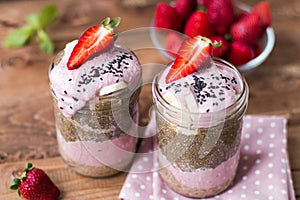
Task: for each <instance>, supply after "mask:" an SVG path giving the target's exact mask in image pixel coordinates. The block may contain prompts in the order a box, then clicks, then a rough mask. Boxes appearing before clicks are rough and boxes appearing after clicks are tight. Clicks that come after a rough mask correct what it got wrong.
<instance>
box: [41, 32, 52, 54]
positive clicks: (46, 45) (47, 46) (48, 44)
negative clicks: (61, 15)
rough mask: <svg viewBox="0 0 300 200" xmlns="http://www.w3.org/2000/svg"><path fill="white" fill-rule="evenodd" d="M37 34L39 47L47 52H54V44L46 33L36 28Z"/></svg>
mask: <svg viewBox="0 0 300 200" xmlns="http://www.w3.org/2000/svg"><path fill="white" fill-rule="evenodd" d="M37 36H38V40H39V43H40V48H41V49H42V50H44V51H45V52H46V53H47V54H52V53H53V52H54V45H53V43H52V41H51V39H50V37H49V36H48V35H47V33H46V32H45V31H44V30H42V29H41V30H38V33H37Z"/></svg>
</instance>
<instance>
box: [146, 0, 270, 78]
mask: <svg viewBox="0 0 300 200" xmlns="http://www.w3.org/2000/svg"><path fill="white" fill-rule="evenodd" d="M153 26H154V28H153V29H151V32H150V36H151V39H152V41H153V43H154V46H155V47H156V48H158V49H159V50H160V51H161V52H162V54H163V55H164V56H165V57H167V58H168V59H170V60H174V59H175V57H176V53H177V51H178V49H179V48H180V46H181V43H182V42H183V41H184V40H185V39H186V38H188V37H194V36H197V35H201V36H204V37H207V38H209V39H211V40H212V42H214V41H218V42H221V43H222V45H221V47H219V48H213V56H215V57H219V58H222V59H224V60H227V61H228V62H230V63H232V64H233V65H234V66H236V67H237V68H238V70H239V71H241V72H242V73H244V74H247V73H248V72H250V71H253V70H254V69H256V68H257V67H258V66H260V65H261V64H262V63H263V62H264V61H265V60H266V59H267V58H268V56H269V55H270V53H271V52H272V50H273V47H274V44H275V34H274V29H273V28H272V27H271V13H270V7H269V4H268V3H267V2H266V1H261V2H259V3H257V4H256V5H254V6H253V7H250V6H248V5H246V4H244V3H241V2H235V1H233V0H176V1H174V2H172V3H170V4H166V3H158V4H157V6H156V9H155V15H154V20H153Z"/></svg>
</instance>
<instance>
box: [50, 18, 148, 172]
mask: <svg viewBox="0 0 300 200" xmlns="http://www.w3.org/2000/svg"><path fill="white" fill-rule="evenodd" d="M107 25H109V26H110V27H108V28H107ZM112 25H116V22H115V21H113V20H111V21H108V22H107V21H104V22H103V23H102V26H99V27H98V26H97V27H91V28H90V29H88V30H87V31H86V32H85V33H84V34H83V36H81V38H80V39H79V40H75V41H72V42H70V43H68V44H67V45H66V47H65V49H64V50H63V51H61V52H60V53H59V54H58V55H57V56H56V57H55V59H54V61H53V63H52V66H51V68H50V72H49V78H50V85H51V91H52V94H53V97H54V103H55V117H56V129H57V140H58V145H59V151H60V154H61V156H62V158H63V159H64V160H65V161H66V162H67V163H68V165H69V166H71V167H72V168H73V169H74V170H75V171H77V172H78V173H80V174H82V175H86V176H92V177H103V176H109V175H113V174H115V173H117V172H119V171H122V170H126V168H127V167H128V166H129V165H130V163H131V161H132V159H133V156H134V153H135V150H136V143H137V127H138V125H137V124H138V96H139V93H140V85H141V74H142V71H141V66H140V63H139V61H138V59H137V58H136V56H135V55H134V53H133V52H131V51H130V50H129V49H127V48H126V47H123V46H120V45H117V44H116V43H114V38H112V40H111V41H110V42H109V43H107V41H108V39H111V38H108V37H111V35H110V34H111V30H110V28H111V26H112ZM95 29H97V30H96V31H95ZM107 30H109V31H107ZM93 34H94V35H93ZM91 35H92V37H93V38H88V41H86V39H85V38H86V37H91ZM107 35H109V36H107ZM99 41H100V42H99ZM92 42H93V43H92ZM97 42H99V44H97ZM82 43H84V45H82ZM86 43H92V44H86ZM103 44H104V45H105V46H102V47H101V48H99V47H98V46H101V45H103ZM88 45H91V46H92V47H91V48H94V47H95V46H96V47H97V49H96V50H95V51H94V50H93V49H92V50H90V49H88V52H87V53H86V52H85V51H86V49H87V48H89V47H87V46H88ZM83 46H84V47H83ZM82 49H83V50H82ZM74 52H75V53H74ZM78 52H79V53H78ZM82 52H83V53H82ZM82 55H83V57H82ZM86 55H88V56H86ZM74 60H75V61H76V62H75V61H74Z"/></svg>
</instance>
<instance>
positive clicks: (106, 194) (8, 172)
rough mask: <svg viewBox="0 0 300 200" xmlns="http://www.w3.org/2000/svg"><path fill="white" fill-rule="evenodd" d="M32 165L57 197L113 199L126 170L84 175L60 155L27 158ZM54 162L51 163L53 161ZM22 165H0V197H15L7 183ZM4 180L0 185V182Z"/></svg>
mask: <svg viewBox="0 0 300 200" xmlns="http://www.w3.org/2000/svg"><path fill="white" fill-rule="evenodd" d="M28 161H30V162H33V163H34V165H35V167H37V168H41V169H43V170H44V171H45V172H46V173H47V174H48V176H49V177H50V179H51V180H52V181H53V182H55V184H56V185H57V187H59V189H60V191H61V195H60V199H69V200H71V199H76V200H79V199H84V200H91V199H105V200H106V199H107V200H113V199H117V198H116V197H117V196H118V191H119V190H120V189H121V187H122V182H123V181H124V180H125V178H126V173H119V174H117V175H115V176H111V177H108V178H101V179H96V178H88V177H83V176H81V175H78V174H76V173H75V172H74V171H73V170H71V169H70V168H69V167H67V165H66V164H65V163H64V161H63V160H62V159H61V158H60V157H54V158H47V159H42V160H30V159H29V160H28ZM54 163H55V164H54ZM24 167H25V165H24V162H23V161H19V162H13V163H5V164H2V165H0V171H1V172H2V174H1V183H2V184H0V194H1V195H0V197H1V199H5V200H15V199H17V193H16V191H12V190H8V189H7V186H9V183H10V181H11V179H12V178H13V177H15V176H16V175H17V174H19V173H20V172H21V171H22V170H23V169H24ZM3 183H4V184H3Z"/></svg>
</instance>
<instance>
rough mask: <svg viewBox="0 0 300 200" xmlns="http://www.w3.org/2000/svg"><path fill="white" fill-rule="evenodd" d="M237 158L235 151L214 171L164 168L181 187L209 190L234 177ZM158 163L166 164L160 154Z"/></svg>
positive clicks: (171, 166) (210, 169)
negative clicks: (185, 170)
mask: <svg viewBox="0 0 300 200" xmlns="http://www.w3.org/2000/svg"><path fill="white" fill-rule="evenodd" d="M239 157H240V151H237V152H236V153H235V154H234V155H233V156H232V157H231V158H229V159H228V160H227V161H224V162H222V163H221V164H220V165H218V166H217V167H216V168H214V169H212V168H208V169H197V170H194V171H191V172H184V171H182V170H180V169H179V168H177V167H175V166H173V165H171V164H169V165H166V166H165V167H166V168H167V170H169V171H170V172H171V173H172V174H173V176H174V177H175V178H176V180H177V181H178V182H179V183H180V184H181V185H184V186H186V187H189V188H194V189H211V188H214V187H217V186H221V185H223V184H225V183H227V182H228V181H230V180H231V179H232V178H233V177H232V176H234V174H235V172H236V169H237V166H238V163H239ZM160 161H161V162H167V161H166V160H165V158H164V156H163V155H162V154H161V155H160Z"/></svg>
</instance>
